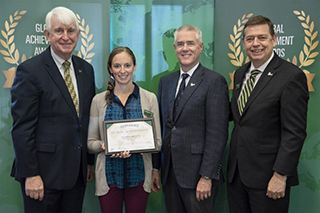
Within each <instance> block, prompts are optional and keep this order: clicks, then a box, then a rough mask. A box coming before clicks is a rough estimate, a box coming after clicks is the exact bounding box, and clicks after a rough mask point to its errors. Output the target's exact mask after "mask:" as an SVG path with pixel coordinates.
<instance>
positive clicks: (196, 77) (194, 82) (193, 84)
mask: <svg viewBox="0 0 320 213" xmlns="http://www.w3.org/2000/svg"><path fill="white" fill-rule="evenodd" d="M202 75H203V69H202V66H201V64H199V66H198V68H197V69H196V70H195V72H194V73H193V75H192V76H191V79H190V80H189V82H188V85H187V87H186V88H185V90H184V91H183V95H182V97H181V99H180V102H179V106H178V108H177V115H176V119H177V118H178V117H179V115H180V113H181V111H182V109H183V108H184V106H185V105H186V103H187V102H188V100H189V99H190V97H191V95H192V94H193V93H194V91H196V89H197V88H198V87H199V85H200V84H201V82H202ZM175 85H177V84H175Z"/></svg>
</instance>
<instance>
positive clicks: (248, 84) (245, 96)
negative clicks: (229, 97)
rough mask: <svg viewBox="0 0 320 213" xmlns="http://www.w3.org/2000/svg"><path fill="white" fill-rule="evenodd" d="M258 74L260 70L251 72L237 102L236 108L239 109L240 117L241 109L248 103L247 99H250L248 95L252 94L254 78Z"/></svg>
mask: <svg viewBox="0 0 320 213" xmlns="http://www.w3.org/2000/svg"><path fill="white" fill-rule="evenodd" d="M259 72H260V70H256V69H255V70H252V71H251V75H250V77H249V79H248V80H247V82H246V84H245V86H244V88H243V90H242V93H241V95H240V98H239V100H238V108H239V113H240V115H242V112H243V109H244V107H245V105H246V103H247V101H248V98H249V97H250V93H251V92H252V90H253V87H254V83H255V81H256V76H257V75H258V74H259Z"/></svg>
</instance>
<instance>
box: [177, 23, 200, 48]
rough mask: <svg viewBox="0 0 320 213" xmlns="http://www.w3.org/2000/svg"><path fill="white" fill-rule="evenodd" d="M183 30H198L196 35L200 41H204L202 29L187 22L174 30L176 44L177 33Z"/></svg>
mask: <svg viewBox="0 0 320 213" xmlns="http://www.w3.org/2000/svg"><path fill="white" fill-rule="evenodd" d="M183 30H186V31H194V32H196V37H197V39H198V41H199V43H203V42H202V32H201V30H200V29H199V28H198V27H195V26H193V25H189V24H186V25H182V26H181V27H179V28H178V29H177V30H176V31H175V32H174V43H175V44H176V43H177V34H178V32H180V31H183Z"/></svg>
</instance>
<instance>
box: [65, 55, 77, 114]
mask: <svg viewBox="0 0 320 213" xmlns="http://www.w3.org/2000/svg"><path fill="white" fill-rule="evenodd" d="M62 65H63V67H64V81H65V82H66V85H67V87H68V90H69V93H70V95H71V98H72V101H73V104H74V106H75V108H76V111H77V115H78V117H79V105H78V100H77V95H76V92H75V90H74V87H73V83H72V81H71V76H70V70H69V68H70V62H69V61H65V62H63V63H62Z"/></svg>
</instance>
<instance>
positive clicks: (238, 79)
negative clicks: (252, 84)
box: [231, 63, 250, 120]
mask: <svg viewBox="0 0 320 213" xmlns="http://www.w3.org/2000/svg"><path fill="white" fill-rule="evenodd" d="M249 67H250V63H248V64H247V65H245V66H243V67H242V68H240V69H239V70H237V71H236V73H235V74H234V81H233V82H234V87H233V90H234V91H233V96H232V100H231V101H232V102H233V104H231V107H232V111H233V112H236V113H234V114H233V116H234V119H237V120H239V118H240V113H239V109H238V99H239V95H240V92H241V88H242V84H243V79H244V78H245V74H246V71H247V70H248V69H249Z"/></svg>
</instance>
